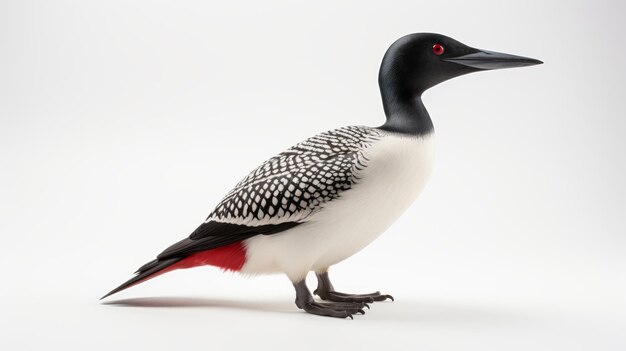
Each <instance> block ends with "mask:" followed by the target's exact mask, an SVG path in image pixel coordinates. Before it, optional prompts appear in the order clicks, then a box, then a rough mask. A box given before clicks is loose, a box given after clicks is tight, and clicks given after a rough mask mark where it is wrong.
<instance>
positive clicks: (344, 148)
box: [102, 33, 543, 319]
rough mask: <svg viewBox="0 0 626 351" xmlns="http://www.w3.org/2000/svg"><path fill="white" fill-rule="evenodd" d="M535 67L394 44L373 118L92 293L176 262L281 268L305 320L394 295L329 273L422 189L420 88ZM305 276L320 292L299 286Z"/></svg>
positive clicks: (274, 167) (228, 199) (280, 160)
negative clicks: (362, 289)
mask: <svg viewBox="0 0 626 351" xmlns="http://www.w3.org/2000/svg"><path fill="white" fill-rule="evenodd" d="M541 63H543V62H542V61H539V60H537V59H533V58H529V57H523V56H517V55H510V54H504V53H500V52H494V51H487V50H480V49H476V48H473V47H470V46H467V45H465V44H463V43H461V42H459V41H457V40H455V39H452V38H450V37H447V36H445V35H441V34H436V33H413V34H408V35H405V36H403V37H401V38H399V39H397V40H396V41H395V42H393V43H392V45H391V46H390V47H389V48H388V49H387V51H386V52H385V54H384V56H383V59H382V63H381V65H380V69H379V73H378V85H379V89H380V93H381V98H382V105H383V110H384V114H385V117H386V120H385V122H384V124H382V125H380V126H378V127H368V126H348V127H343V128H338V129H334V130H330V131H327V132H324V133H321V134H318V135H315V136H313V137H311V138H308V139H306V140H304V141H302V142H300V143H298V144H296V145H294V146H292V147H290V148H288V149H287V150H286V151H284V152H282V153H280V154H278V155H276V156H274V157H272V158H270V159H268V160H267V161H265V162H264V163H262V164H261V165H260V166H259V167H258V168H256V169H254V170H253V171H252V172H250V173H249V174H248V175H247V176H245V177H244V178H243V179H242V180H241V181H240V182H239V183H237V184H236V185H235V187H234V188H233V189H232V190H231V191H230V192H228V193H227V194H226V196H225V197H224V198H223V199H222V200H221V201H220V202H219V203H218V204H217V206H216V207H215V208H214V210H213V211H212V212H211V213H210V214H209V216H208V217H207V218H206V220H205V221H204V222H202V223H201V224H200V226H198V227H197V229H195V230H194V231H193V232H192V233H191V234H190V235H189V236H188V237H186V238H184V239H182V240H180V241H178V242H177V243H175V244H173V245H171V246H170V247H168V248H166V249H165V250H164V251H163V252H161V253H160V254H159V255H158V256H157V257H156V259H154V260H152V261H150V262H148V263H146V264H145V265H143V266H141V267H140V268H139V269H138V270H137V271H136V272H135V276H134V277H132V278H131V279H130V280H128V281H126V282H125V283H123V284H122V285H120V286H119V287H117V288H115V289H113V290H112V291H110V292H109V293H107V294H106V295H104V296H103V297H102V299H104V298H106V297H108V296H110V295H112V294H115V293H117V292H120V291H122V290H124V289H127V288H129V287H131V286H134V285H136V284H139V283H142V282H145V281H146V280H149V279H152V278H155V277H157V276H159V275H161V274H164V273H167V272H171V271H173V270H176V269H184V268H192V267H198V266H204V265H209V266H215V267H219V268H221V269H222V270H224V271H233V272H238V273H241V274H243V275H247V276H254V275H262V274H285V275H286V276H287V277H288V278H289V280H290V281H291V283H292V284H293V286H294V289H295V296H296V299H295V304H296V306H297V307H298V308H299V309H301V310H304V311H305V312H308V313H311V314H315V315H321V316H328V317H337V318H351V319H353V316H354V315H356V314H364V313H365V312H364V310H365V308H369V307H370V304H371V303H373V302H378V301H384V300H393V297H392V296H391V295H388V294H383V293H380V292H374V293H368V294H351V293H344V292H339V291H336V290H335V288H334V287H333V284H332V283H331V280H330V277H329V269H330V267H332V266H334V265H336V264H338V263H340V262H342V261H344V260H345V259H347V258H349V257H350V256H352V255H354V254H355V253H357V252H359V251H360V250H362V249H363V248H365V247H366V246H367V245H369V244H370V243H371V242H372V241H374V240H375V239H376V238H377V237H379V236H380V235H381V234H382V233H383V232H385V231H386V229H387V228H388V227H390V226H391V224H392V223H393V222H394V221H395V220H396V219H397V218H398V217H399V216H400V215H401V214H402V213H403V212H404V211H405V210H406V209H407V208H408V207H409V206H410V205H411V204H412V203H413V202H414V200H415V199H416V198H417V197H418V195H419V194H420V192H421V191H422V190H423V188H424V186H425V185H426V183H427V181H428V178H429V176H430V174H431V171H432V168H433V160H434V156H433V154H434V145H433V143H434V136H435V133H434V126H433V122H432V120H431V118H430V115H429V113H428V111H427V110H426V108H425V106H424V103H423V101H422V94H423V93H424V92H425V91H426V90H427V89H429V88H432V87H434V86H436V85H438V84H439V83H442V82H444V81H446V80H449V79H452V78H455V77H458V76H462V75H465V74H469V73H473V72H481V71H488V70H494V69H501V68H512V67H523V66H531V65H537V64H541ZM310 272H314V273H315V275H316V277H317V282H318V284H317V288H316V289H315V290H314V291H313V294H315V295H317V296H318V297H319V299H315V298H314V296H313V294H312V293H311V291H310V290H309V288H308V286H307V284H306V277H307V275H308V274H309V273H310Z"/></svg>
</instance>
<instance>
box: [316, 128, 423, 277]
mask: <svg viewBox="0 0 626 351" xmlns="http://www.w3.org/2000/svg"><path fill="white" fill-rule="evenodd" d="M433 147H434V134H430V135H427V136H422V137H406V136H400V135H397V134H388V135H385V136H384V137H383V138H381V140H379V141H377V142H376V143H374V144H373V145H372V146H370V147H369V148H368V149H367V150H366V152H365V153H364V156H365V159H366V167H365V168H364V169H363V170H362V171H361V172H360V173H359V174H358V178H359V180H358V182H357V183H356V184H355V185H354V186H353V188H352V189H350V190H349V191H346V192H345V193H343V194H342V196H341V197H340V198H339V199H337V200H335V201H332V202H331V203H329V204H328V205H327V206H325V208H324V209H323V210H322V211H320V213H319V214H318V215H317V216H316V218H313V219H312V220H313V221H314V222H317V223H320V227H321V226H325V227H327V228H324V229H326V230H325V231H320V232H325V233H324V234H322V233H320V234H318V235H321V236H323V238H320V239H322V241H325V242H326V244H330V245H328V246H327V247H332V248H333V250H331V251H330V252H327V253H325V254H323V255H322V257H320V261H319V262H318V265H321V266H323V265H330V264H334V263H336V262H339V261H341V260H343V259H345V258H347V257H349V256H351V255H352V254H354V253H356V252H358V251H359V250H361V249H362V248H364V247H365V246H366V245H368V244H369V243H370V242H372V241H373V240H374V239H376V238H377V237H378V236H379V235H380V234H381V233H383V232H384V231H385V230H386V229H387V228H388V227H389V226H390V225H391V224H392V223H393V222H394V221H395V220H396V219H397V218H398V217H399V216H400V215H401V214H402V213H403V212H404V211H405V210H406V209H407V208H408V207H409V206H410V205H411V204H412V203H413V201H414V200H415V199H416V198H417V196H418V195H419V193H420V192H421V191H422V189H423V188H424V186H425V185H426V183H427V181H428V178H429V176H430V173H431V171H432V167H433V161H434V155H433V154H434V152H433V151H434V150H433ZM320 229H322V228H320Z"/></svg>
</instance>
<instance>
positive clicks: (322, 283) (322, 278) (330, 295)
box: [313, 272, 393, 302]
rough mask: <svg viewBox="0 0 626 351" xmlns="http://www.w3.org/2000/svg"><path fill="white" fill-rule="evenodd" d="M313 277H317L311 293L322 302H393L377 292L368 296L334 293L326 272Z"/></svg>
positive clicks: (391, 297)
mask: <svg viewBox="0 0 626 351" xmlns="http://www.w3.org/2000/svg"><path fill="white" fill-rule="evenodd" d="M315 275H316V276H317V289H315V291H314V292H313V293H314V294H315V295H317V296H319V297H320V298H321V299H322V300H327V301H335V302H374V301H385V300H387V299H390V300H391V301H393V296H391V295H384V294H381V293H380V292H379V291H377V292H374V293H370V294H346V293H341V292H338V291H335V288H333V284H332V283H331V282H330V279H329V278H328V272H324V273H315Z"/></svg>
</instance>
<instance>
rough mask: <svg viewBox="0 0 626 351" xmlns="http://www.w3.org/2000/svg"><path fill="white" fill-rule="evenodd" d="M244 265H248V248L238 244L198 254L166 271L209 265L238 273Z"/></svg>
mask: <svg viewBox="0 0 626 351" xmlns="http://www.w3.org/2000/svg"><path fill="white" fill-rule="evenodd" d="M244 263H246V248H245V247H244V246H243V244H242V243H241V242H236V243H234V244H230V245H226V246H222V247H218V248H216V249H211V250H206V251H200V252H196V253H194V254H192V255H190V256H188V257H186V258H184V259H183V260H181V261H178V262H176V263H174V264H173V265H171V266H169V267H167V268H165V269H164V271H168V272H169V271H172V270H175V269H181V268H192V267H197V266H207V265H208V266H216V267H220V268H222V269H223V270H225V271H234V272H237V271H240V270H241V267H243V265H244Z"/></svg>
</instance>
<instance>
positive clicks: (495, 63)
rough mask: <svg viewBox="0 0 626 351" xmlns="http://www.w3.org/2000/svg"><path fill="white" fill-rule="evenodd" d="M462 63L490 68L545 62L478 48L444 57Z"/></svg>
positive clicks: (479, 67)
mask: <svg viewBox="0 0 626 351" xmlns="http://www.w3.org/2000/svg"><path fill="white" fill-rule="evenodd" d="M443 61H448V62H454V63H457V64H460V65H464V66H468V67H473V68H478V69H483V70H488V69H500V68H512V67H524V66H533V65H539V64H542V63H543V62H541V61H539V60H535V59H533V58H529V57H523V56H516V55H509V54H503V53H501V52H494V51H487V50H478V52H474V53H471V54H467V55H463V56H459V57H451V58H446V59H443Z"/></svg>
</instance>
